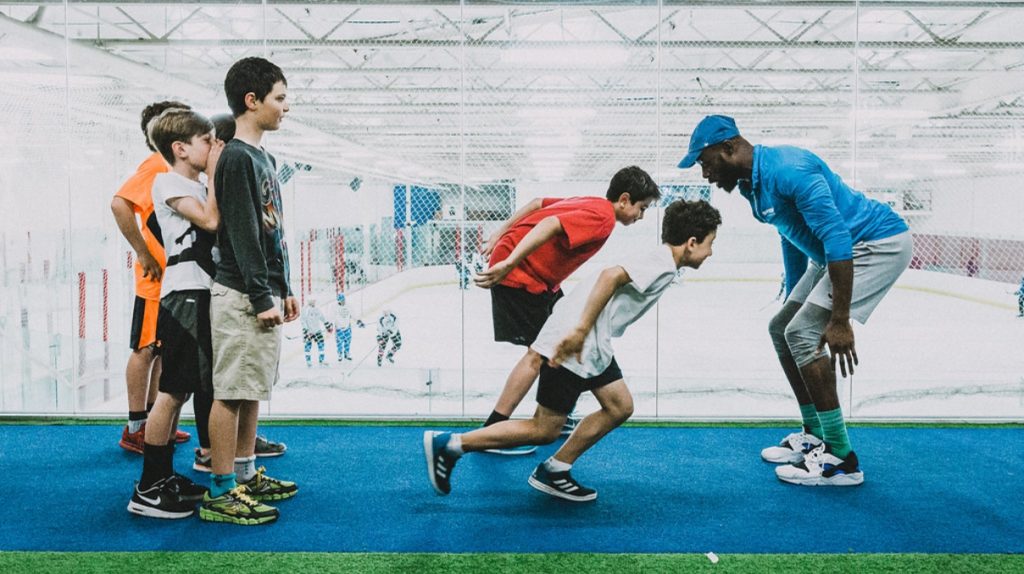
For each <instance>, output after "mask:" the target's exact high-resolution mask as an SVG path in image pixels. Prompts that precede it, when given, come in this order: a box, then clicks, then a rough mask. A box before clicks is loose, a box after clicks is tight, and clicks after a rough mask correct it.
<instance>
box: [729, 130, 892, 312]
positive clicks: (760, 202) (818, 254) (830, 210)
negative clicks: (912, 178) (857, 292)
mask: <svg viewBox="0 0 1024 574" xmlns="http://www.w3.org/2000/svg"><path fill="white" fill-rule="evenodd" d="M739 188H740V193H741V194H742V195H743V197H745V198H747V201H749V202H750V207H751V209H752V210H753V213H754V218H755V219H757V220H758V221H761V222H764V223H770V224H772V225H774V226H775V228H776V229H778V231H779V235H780V236H781V237H782V261H783V264H784V265H785V268H786V295H787V296H788V295H789V293H790V292H791V291H792V290H793V287H795V286H796V284H797V281H799V280H800V277H802V276H803V274H804V271H806V270H807V259H808V258H810V259H812V260H813V261H815V262H816V263H818V264H819V265H826V264H828V263H829V262H832V261H845V260H847V259H852V258H853V245H854V244H855V243H860V242H861V241H875V240H878V239H885V238H886V237H892V236H893V235H897V234H899V233H903V232H904V231H907V229H908V227H907V223H906V222H905V221H903V218H901V217H900V216H899V215H897V214H896V212H895V211H893V210H892V208H891V207H889V206H888V205H885V204H884V203H881V202H879V201H876V200H874V199H870V198H868V197H865V196H864V194H862V193H860V192H859V191H857V190H855V189H852V188H850V186H848V185H846V184H845V183H843V180H842V178H840V177H839V176H838V175H836V174H835V173H834V172H833V171H832V170H831V169H829V167H828V165H826V164H825V162H824V161H822V159H821V158H819V157H818V156H816V155H814V154H813V153H811V152H809V151H807V150H805V149H800V148H797V147H791V146H778V147H767V146H761V145H758V146H754V165H753V173H752V175H751V179H750V181H745V180H744V181H740V183H739Z"/></svg>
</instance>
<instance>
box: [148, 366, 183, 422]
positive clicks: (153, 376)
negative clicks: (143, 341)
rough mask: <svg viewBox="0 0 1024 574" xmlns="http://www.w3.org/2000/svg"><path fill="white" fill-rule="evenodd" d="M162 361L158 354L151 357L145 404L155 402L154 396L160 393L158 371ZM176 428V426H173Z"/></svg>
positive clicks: (161, 367)
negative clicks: (151, 363)
mask: <svg viewBox="0 0 1024 574" xmlns="http://www.w3.org/2000/svg"><path fill="white" fill-rule="evenodd" d="M163 364H164V362H163V361H162V360H161V359H160V355H156V356H154V357H153V368H152V369H151V370H150V371H149V378H148V379H147V380H146V384H148V385H149V391H148V394H147V395H146V405H149V403H155V402H156V397H157V395H158V394H159V393H160V373H161V372H163ZM175 428H177V426H175Z"/></svg>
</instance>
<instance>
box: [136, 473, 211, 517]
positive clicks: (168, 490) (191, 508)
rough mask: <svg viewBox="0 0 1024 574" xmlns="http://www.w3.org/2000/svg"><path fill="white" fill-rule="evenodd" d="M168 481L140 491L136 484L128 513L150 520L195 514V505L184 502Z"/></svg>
mask: <svg viewBox="0 0 1024 574" xmlns="http://www.w3.org/2000/svg"><path fill="white" fill-rule="evenodd" d="M167 480H168V479H163V480H158V481H156V483H154V484H153V486H150V487H149V488H147V489H146V490H139V484H138V483H135V488H134V492H133V493H132V499H131V500H129V501H128V512H131V513H132V514H138V515H139V516H148V517H150V518H166V519H177V518H187V517H189V516H192V513H193V512H195V503H194V502H189V501H186V500H182V499H181V497H180V496H178V493H177V491H176V490H175V489H173V488H172V487H171V486H169V485H168V483H167Z"/></svg>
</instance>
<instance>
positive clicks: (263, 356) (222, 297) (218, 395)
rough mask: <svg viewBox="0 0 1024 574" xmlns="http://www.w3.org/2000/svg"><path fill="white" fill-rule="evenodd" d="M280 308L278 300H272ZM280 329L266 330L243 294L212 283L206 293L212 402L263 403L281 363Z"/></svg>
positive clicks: (279, 327)
mask: <svg viewBox="0 0 1024 574" xmlns="http://www.w3.org/2000/svg"><path fill="white" fill-rule="evenodd" d="M274 305H276V306H278V307H280V306H281V299H280V298H278V297H274ZM281 332H282V331H281V326H280V325H278V326H276V327H273V328H267V327H264V326H263V325H261V324H260V322H259V321H258V320H257V319H256V312H255V309H254V308H253V306H252V303H250V302H249V297H248V295H246V294H245V293H242V292H240V291H235V290H234V289H231V288H230V287H225V286H224V285H221V284H220V283H214V284H213V287H212V288H211V289H210V335H211V339H212V340H213V398H215V399H217V400H219V401H236V400H242V401H266V400H270V391H271V389H273V388H274V383H276V382H277V377H278V367H279V366H280V363H281Z"/></svg>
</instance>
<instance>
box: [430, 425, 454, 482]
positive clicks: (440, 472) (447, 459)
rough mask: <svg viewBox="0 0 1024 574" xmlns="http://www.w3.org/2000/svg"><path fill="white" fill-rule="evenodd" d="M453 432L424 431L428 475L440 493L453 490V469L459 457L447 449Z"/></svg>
mask: <svg viewBox="0 0 1024 574" xmlns="http://www.w3.org/2000/svg"><path fill="white" fill-rule="evenodd" d="M451 437H452V433H448V432H437V431H424V432H423V455H424V457H426V460H427V476H428V477H429V478H430V485H431V486H433V487H434V491H435V492H437V493H438V494H440V495H445V494H448V493H450V492H451V491H452V484H451V478H452V469H454V468H455V463H456V462H458V460H459V458H458V457H456V456H454V455H452V454H450V453H449V452H448V451H447V450H445V446H447V445H448V441H449V439H451Z"/></svg>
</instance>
